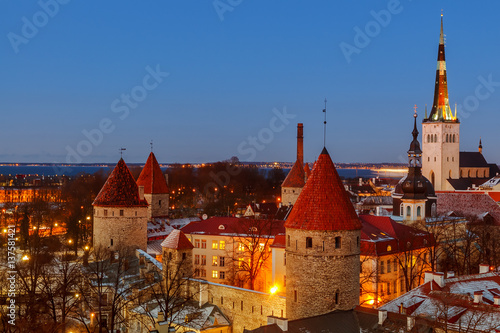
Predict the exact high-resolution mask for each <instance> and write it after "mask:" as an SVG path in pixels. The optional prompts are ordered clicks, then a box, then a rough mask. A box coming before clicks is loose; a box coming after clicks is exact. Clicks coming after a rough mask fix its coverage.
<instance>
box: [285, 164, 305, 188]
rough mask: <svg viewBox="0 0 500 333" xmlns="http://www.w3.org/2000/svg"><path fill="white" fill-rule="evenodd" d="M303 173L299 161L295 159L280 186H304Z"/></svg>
mask: <svg viewBox="0 0 500 333" xmlns="http://www.w3.org/2000/svg"><path fill="white" fill-rule="evenodd" d="M304 183H305V175H304V168H303V166H302V165H301V164H300V162H299V161H295V163H294V164H293V167H292V169H291V170H290V172H289V173H288V175H286V178H285V180H284V181H283V184H281V187H304Z"/></svg>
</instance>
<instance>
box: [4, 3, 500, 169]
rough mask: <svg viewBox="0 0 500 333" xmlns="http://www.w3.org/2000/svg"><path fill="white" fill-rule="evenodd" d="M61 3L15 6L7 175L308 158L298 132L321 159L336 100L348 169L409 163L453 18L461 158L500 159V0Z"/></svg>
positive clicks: (334, 123)
mask: <svg viewBox="0 0 500 333" xmlns="http://www.w3.org/2000/svg"><path fill="white" fill-rule="evenodd" d="M55 1H56V0H41V1H40V2H37V1H19V0H3V1H1V2H0V22H1V23H0V28H1V30H0V35H1V39H0V57H1V62H0V74H1V77H2V79H1V80H0V89H1V91H2V94H1V99H0V100H1V102H0V107H1V109H2V130H1V131H0V142H2V145H1V149H0V162H65V161H66V160H67V159H68V158H69V161H71V162H73V161H81V162H116V161H117V160H118V158H119V156H120V155H119V152H118V149H119V148H120V147H126V148H127V151H126V152H125V153H124V159H125V160H126V161H127V162H144V161H145V160H146V158H147V155H148V153H149V142H150V140H153V141H154V151H155V154H156V156H157V158H158V160H159V161H160V162H203V161H216V160H223V159H227V158H229V157H231V156H233V155H236V156H238V157H239V158H240V159H241V160H254V161H275V160H278V161H292V160H294V159H295V134H296V123H297V122H303V123H304V135H305V139H304V149H305V158H306V160H308V161H313V160H315V159H316V157H317V155H318V154H319V153H320V151H321V149H322V145H323V128H322V126H323V125H322V121H323V113H322V112H321V111H322V109H323V100H324V99H325V97H326V98H327V99H328V130H327V132H328V133H327V143H326V145H327V148H328V149H329V151H330V154H331V155H332V158H333V160H334V161H337V162H384V161H388V162H401V161H404V160H405V157H404V156H405V153H406V150H407V149H408V146H409V142H410V138H411V135H410V132H411V128H412V119H413V118H412V116H411V115H412V112H413V105H414V104H417V105H418V106H419V115H420V117H419V120H421V119H422V118H421V117H422V116H423V113H424V105H425V104H428V105H431V103H432V99H433V92H434V85H433V82H434V77H435V69H436V57H437V47H438V37H439V36H438V35H439V15H440V10H441V8H443V9H444V28H445V34H446V35H447V43H446V45H447V47H446V56H447V69H448V87H449V95H450V104H452V105H453V104H455V103H458V104H459V105H462V109H463V112H460V113H459V118H460V120H461V123H462V125H461V150H476V149H477V143H478V139H479V136H482V138H483V146H484V153H485V155H486V158H487V160H488V161H491V162H500V146H499V145H498V144H497V142H498V135H499V134H498V123H497V121H496V120H497V119H498V117H497V114H498V109H499V105H500V83H496V82H500V62H499V60H498V55H499V51H500V49H499V48H500V29H499V28H500V26H499V23H498V13H499V12H500V3H499V2H498V1H493V0H491V1H481V3H478V2H473V1H467V2H465V1H464V2H458V1H451V0H447V1H444V0H441V1H428V0H425V1H424V0H413V1H409V0H404V1H403V0H401V1H395V0H390V1H374V0H371V1H368V0H364V1H361V0H355V1H331V0H330V1H328V0H324V1H314V2H306V1H297V0H286V1H285V0H276V1H263V0H259V1H257V0H252V1H250V0H216V1H210V0H209V1H192V0H191V1H189V0H185V1H128V0H127V1H126V0H122V1H95V0H89V1H75V0H73V1H68V0H65V1H63V0H59V1H60V2H61V3H63V2H65V4H59V8H55V7H54V3H55ZM66 2H67V3H66ZM43 4H46V5H43ZM42 5H43V6H42ZM42 7H45V8H46V9H45V10H46V11H49V12H51V15H52V16H50V15H47V14H44V12H42V11H43V8H42ZM216 7H217V8H216ZM388 8H389V9H390V10H391V11H392V13H391V14H390V17H387V15H385V16H384V15H382V14H381V16H380V17H379V20H381V23H376V22H377V21H376V19H375V17H374V15H373V13H372V11H373V12H375V13H380V11H381V10H384V13H387V10H388ZM389 13H390V12H389ZM37 25H38V27H37ZM33 27H34V28H35V29H36V30H33V29H30V28H33ZM367 29H368V35H369V36H368V37H367V38H368V40H367V39H364V40H363V38H360V37H359V36H358V38H357V39H356V35H357V34H358V33H357V32H356V31H359V30H361V31H364V32H365V33H366V31H367ZM370 29H371V30H370ZM341 45H343V46H344V47H346V45H350V47H352V48H356V52H354V53H352V54H350V55H348V57H346V56H345V54H344V53H343V52H342V49H341ZM347 58H349V60H350V62H348V61H347ZM147 68H149V69H147ZM155 70H158V71H159V72H160V76H158V75H156V76H157V78H158V80H159V81H161V82H159V83H157V82H156V81H155V80H154V78H153V77H151V76H150V74H149V72H154V71H155ZM162 73H163V74H162ZM165 73H168V75H167V74H165ZM144 80H145V81H144ZM487 81H490V82H492V83H490V84H486V85H487V87H486V86H485V84H484V82H487ZM145 87H147V88H148V89H145ZM144 93H145V94H146V95H144ZM127 95H128V96H129V101H128V103H129V104H126V103H127V102H126V101H125V100H122V97H123V96H125V97H124V98H126V96H127ZM131 95H132V96H135V97H131ZM134 98H137V99H136V100H134ZM453 107H454V106H452V108H453ZM273 110H274V111H273ZM283 110H286V112H287V114H290V115H295V118H293V119H286V118H285V122H288V124H287V125H285V126H282V124H283V121H282V120H280V119H279V118H277V116H276V114H277V113H278V114H283ZM281 117H283V116H281ZM100 126H101V129H99V127H100ZM102 129H104V130H105V132H106V133H103V132H102ZM419 129H420V127H419ZM84 131H87V132H88V133H92V134H93V136H91V138H92V140H93V142H91V141H90V140H88V139H87V138H86V136H85V135H84ZM101 134H102V136H101ZM259 135H260V138H259ZM249 136H250V137H256V138H257V139H256V141H257V147H258V149H256V148H254V146H252V139H249ZM68 152H71V153H68Z"/></svg>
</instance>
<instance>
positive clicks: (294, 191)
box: [281, 123, 306, 206]
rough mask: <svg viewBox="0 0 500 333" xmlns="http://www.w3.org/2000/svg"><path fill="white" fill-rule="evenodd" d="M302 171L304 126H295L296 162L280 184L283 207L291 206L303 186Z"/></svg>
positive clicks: (304, 175) (304, 176)
mask: <svg viewBox="0 0 500 333" xmlns="http://www.w3.org/2000/svg"><path fill="white" fill-rule="evenodd" d="M305 171H306V170H305V169H304V125H303V124H301V123H299V124H297V160H296V161H295V163H294V165H293V166H292V169H291V170H290V172H289V173H288V175H287V176H286V178H285V180H284V181H283V183H282V184H281V202H282V204H283V205H284V206H288V205H293V204H295V202H296V201H297V198H298V197H299V194H300V191H302V188H303V187H304V184H305V179H306V174H305Z"/></svg>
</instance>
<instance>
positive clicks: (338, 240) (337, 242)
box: [335, 236, 342, 249]
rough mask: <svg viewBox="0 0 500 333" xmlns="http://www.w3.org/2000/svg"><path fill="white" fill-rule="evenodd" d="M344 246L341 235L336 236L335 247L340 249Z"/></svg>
mask: <svg viewBox="0 0 500 333" xmlns="http://www.w3.org/2000/svg"><path fill="white" fill-rule="evenodd" d="M341 247H342V238H341V237H340V236H337V237H335V248H336V249H340V248H341Z"/></svg>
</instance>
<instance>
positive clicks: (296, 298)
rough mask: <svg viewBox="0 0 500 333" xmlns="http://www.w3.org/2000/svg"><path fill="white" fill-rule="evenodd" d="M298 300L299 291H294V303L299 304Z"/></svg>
mask: <svg viewBox="0 0 500 333" xmlns="http://www.w3.org/2000/svg"><path fill="white" fill-rule="evenodd" d="M297 300H298V297H297V290H294V291H293V301H294V302H297Z"/></svg>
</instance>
